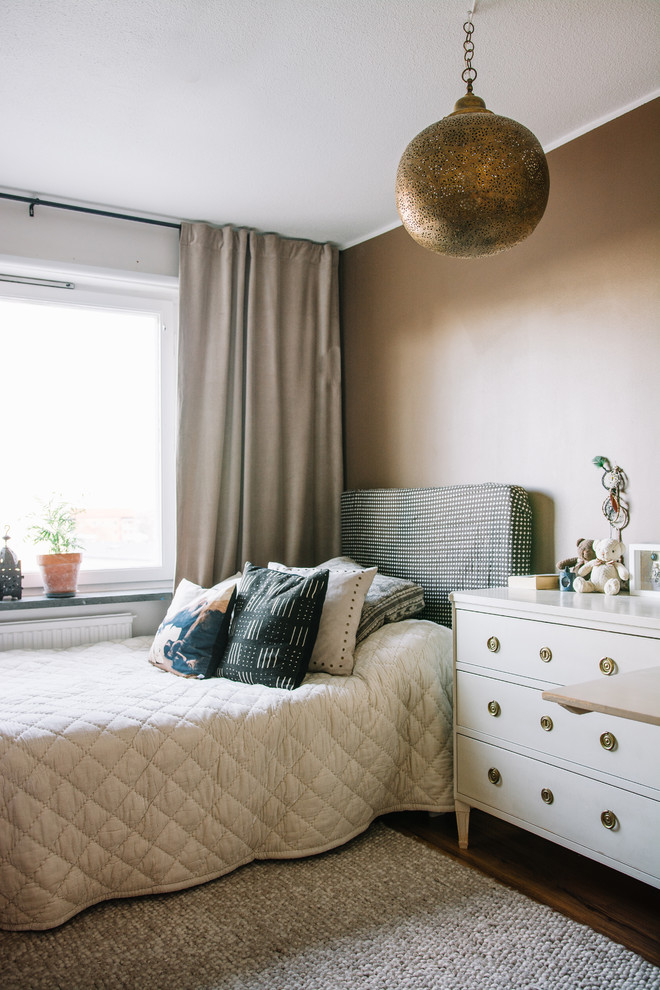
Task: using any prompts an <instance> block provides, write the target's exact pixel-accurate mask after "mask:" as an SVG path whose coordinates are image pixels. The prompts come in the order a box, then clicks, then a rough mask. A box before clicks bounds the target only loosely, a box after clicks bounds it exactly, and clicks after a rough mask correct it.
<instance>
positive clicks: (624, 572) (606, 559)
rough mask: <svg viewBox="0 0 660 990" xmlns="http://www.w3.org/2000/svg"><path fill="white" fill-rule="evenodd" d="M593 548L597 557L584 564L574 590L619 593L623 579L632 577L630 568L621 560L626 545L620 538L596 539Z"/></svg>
mask: <svg viewBox="0 0 660 990" xmlns="http://www.w3.org/2000/svg"><path fill="white" fill-rule="evenodd" d="M593 549H594V553H595V554H596V559H595V560H588V561H587V562H586V563H584V564H582V566H581V567H580V569H579V571H578V574H577V577H576V578H575V581H574V582H573V588H574V590H575V591H581V592H589V591H601V592H603V593H604V594H606V595H618V594H619V591H620V590H621V581H627V580H628V578H629V577H630V573H629V571H628V568H627V567H624V565H623V563H622V562H621V560H620V558H621V557H622V556H623V553H624V551H625V549H626V548H625V546H624V545H623V543H621V541H620V540H614V539H607V540H594V545H593ZM588 576H589V577H588ZM587 577H588V579H587Z"/></svg>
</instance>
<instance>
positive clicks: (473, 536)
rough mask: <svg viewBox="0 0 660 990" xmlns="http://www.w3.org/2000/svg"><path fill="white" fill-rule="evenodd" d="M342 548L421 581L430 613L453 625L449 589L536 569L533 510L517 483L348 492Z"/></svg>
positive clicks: (502, 581)
mask: <svg viewBox="0 0 660 990" xmlns="http://www.w3.org/2000/svg"><path fill="white" fill-rule="evenodd" d="M341 526H342V553H343V554H345V555H346V556H348V557H352V558H353V559H354V560H356V561H357V562H358V563H359V564H361V565H362V566H363V567H373V566H374V565H376V566H377V567H378V569H379V570H380V571H381V572H382V573H383V574H391V575H393V576H394V577H400V578H406V579H407V580H409V581H415V582H416V583H417V584H419V585H421V586H422V588H423V589H424V599H425V602H426V608H425V610H424V613H423V615H422V618H426V619H432V620H433V621H434V622H439V623H441V624H442V625H444V626H451V603H450V602H449V601H448V596H449V593H450V592H452V591H461V590H466V589H470V588H490V587H498V586H504V585H506V583H507V578H508V576H509V575H510V574H525V573H526V572H527V571H528V570H529V562H530V554H531V547H532V511H531V507H530V503H529V496H528V495H527V492H526V491H525V490H524V488H520V487H518V486H517V485H500V484H482V485H453V486H450V487H447V488H374V489H366V490H364V491H348V492H344V493H343V495H342V496H341Z"/></svg>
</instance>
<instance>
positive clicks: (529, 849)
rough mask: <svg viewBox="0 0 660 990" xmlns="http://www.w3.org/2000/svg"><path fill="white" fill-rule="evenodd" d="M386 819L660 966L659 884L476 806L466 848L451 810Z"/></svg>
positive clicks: (411, 834)
mask: <svg viewBox="0 0 660 990" xmlns="http://www.w3.org/2000/svg"><path fill="white" fill-rule="evenodd" d="M382 821H383V822H384V823H385V824H386V825H389V826H390V827H392V828H395V829H397V831H399V832H403V833H404V834H405V835H410V836H414V837H417V838H419V839H422V840H423V841H425V842H428V843H429V844H430V845H432V846H436V847H437V848H438V849H441V850H442V851H443V852H445V853H447V854H448V855H449V856H453V857H454V858H455V859H458V860H460V861H461V862H463V863H466V864H467V865H469V866H472V867H474V868H475V869H477V870H480V871H481V872H482V873H487V874H489V875H490V876H492V877H495V878H496V879H497V880H500V881H502V882H503V883H507V884H509V885H510V886H511V887H515V888H516V889H517V890H520V891H522V892H523V893H524V894H526V895H527V896H528V897H532V898H534V899H535V900H537V901H541V902H543V903H544V904H548V905H549V906H550V907H552V908H554V909H555V910H556V911H560V912H561V913H562V914H565V915H567V916H568V917H569V918H573V919H574V920H575V921H579V922H581V923H582V924H586V925H589V926H590V927H591V928H593V929H594V930H595V931H598V932H602V934H604V935H607V936H608V937H609V938H611V939H613V940H614V941H616V942H620V943H621V944H622V945H625V946H627V948H629V949H632V950H633V951H634V952H637V953H639V955H641V956H643V957H644V958H645V959H648V961H649V962H652V963H654V964H655V965H656V966H660V890H658V889H656V888H655V887H650V886H649V885H648V884H645V883H642V882H641V881H640V880H635V879H633V878H632V877H629V876H626V875H625V874H623V873H619V872H618V871H617V870H612V869H610V868H609V867H607V866H603V865H602V864H600V863H596V862H594V861H593V860H591V859H587V858H585V857H584V856H580V855H579V854H578V853H574V852H572V851H571V850H570V849H564V848H563V847H562V846H558V845H556V844H555V843H554V842H548V841H547V840H546V839H541V838H539V836H536V835H532V833H531V832H526V831H524V830H523V829H520V828H517V827H516V826H515V825H509V823H508V822H503V821H500V820H499V819H497V818H492V817H491V816H490V815H486V814H484V813H483V812H480V811H476V810H473V811H472V812H471V814H470V847H469V849H467V850H461V849H459V848H458V837H457V833H456V819H455V816H454V815H453V814H447V815H438V816H435V817H430V816H429V815H428V814H427V813H426V812H424V811H407V812H401V813H397V814H392V815H385V816H384V817H383V818H382ZM658 841H659V842H660V836H658Z"/></svg>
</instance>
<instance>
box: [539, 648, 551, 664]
mask: <svg viewBox="0 0 660 990" xmlns="http://www.w3.org/2000/svg"><path fill="white" fill-rule="evenodd" d="M539 656H540V658H541V660H542V661H543V663H550V661H551V660H552V650H551V649H550V647H549V646H542V647H541V649H540V650H539Z"/></svg>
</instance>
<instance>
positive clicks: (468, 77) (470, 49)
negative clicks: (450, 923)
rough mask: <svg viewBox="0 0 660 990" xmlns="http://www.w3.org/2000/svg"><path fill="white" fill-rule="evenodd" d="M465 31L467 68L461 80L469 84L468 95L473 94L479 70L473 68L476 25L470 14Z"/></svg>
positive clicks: (464, 46)
mask: <svg viewBox="0 0 660 990" xmlns="http://www.w3.org/2000/svg"><path fill="white" fill-rule="evenodd" d="M463 30H464V31H465V41H464V42H463V50H464V52H465V68H464V69H463V72H462V73H461V79H462V80H463V82H465V83H467V91H468V93H471V92H472V83H473V82H474V80H475V79H476V78H477V70H476V69H473V68H472V56H473V55H474V43H473V41H472V32H473V31H474V24H473V23H472V20H471V17H470V14H468V19H467V21H466V22H465V24H464V25H463Z"/></svg>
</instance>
